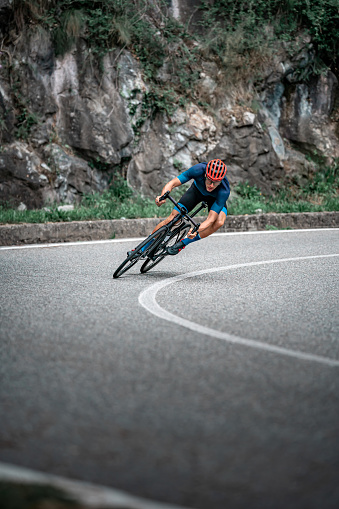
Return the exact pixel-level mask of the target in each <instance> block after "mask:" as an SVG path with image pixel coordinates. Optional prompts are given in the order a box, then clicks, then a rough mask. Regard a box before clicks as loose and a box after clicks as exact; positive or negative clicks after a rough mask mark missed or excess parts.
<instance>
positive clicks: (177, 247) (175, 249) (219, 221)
mask: <svg viewBox="0 0 339 509" xmlns="http://www.w3.org/2000/svg"><path fill="white" fill-rule="evenodd" d="M209 208H210V207H209ZM226 216H227V208H226V206H225V207H223V209H222V210H221V212H220V213H219V214H218V216H217V218H216V220H215V221H214V223H212V224H211V225H210V226H209V227H208V228H206V230H204V231H203V232H202V233H201V234H199V233H198V234H197V235H196V236H195V237H193V238H191V239H190V238H188V237H187V238H185V239H183V240H181V241H180V242H177V243H176V244H174V246H171V247H170V248H168V250H167V252H168V254H170V255H176V254H178V253H180V251H181V250H182V249H185V247H186V246H188V244H191V243H192V242H197V241H198V240H201V239H205V238H206V237H208V236H209V235H211V234H212V233H215V232H216V231H217V230H219V228H221V227H222V226H223V224H224V223H225V220H226Z"/></svg>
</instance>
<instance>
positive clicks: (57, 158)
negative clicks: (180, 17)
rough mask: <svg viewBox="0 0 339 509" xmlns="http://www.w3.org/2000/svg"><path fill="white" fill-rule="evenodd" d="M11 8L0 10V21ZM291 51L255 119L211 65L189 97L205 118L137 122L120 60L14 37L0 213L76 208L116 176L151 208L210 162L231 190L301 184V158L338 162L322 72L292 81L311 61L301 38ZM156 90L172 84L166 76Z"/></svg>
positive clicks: (136, 103)
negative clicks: (220, 166)
mask: <svg viewBox="0 0 339 509" xmlns="http://www.w3.org/2000/svg"><path fill="white" fill-rule="evenodd" d="M10 4H11V2H9V1H7V2H5V1H3V0H2V3H0V19H5V18H6V16H8V12H9V9H10ZM187 6H188V7H189V3H187ZM296 46H297V48H296V49H295V51H294V53H293V52H292V51H291V48H290V47H289V48H287V47H284V46H282V47H281V48H279V49H278V50H277V52H276V55H275V57H274V59H273V60H272V62H271V65H270V67H269V68H267V70H266V75H265V76H264V79H263V83H262V89H261V90H260V91H259V95H258V96H257V98H256V105H255V107H254V106H253V104H251V102H249V101H242V100H239V97H238V98H235V97H234V94H233V95H232V94H231V93H230V90H229V89H228V87H227V85H226V84H225V83H223V81H222V79H220V74H221V71H220V70H219V69H218V67H217V65H216V63H215V62H211V61H205V62H202V67H201V72H200V77H199V79H198V80H197V82H196V90H195V93H196V94H195V95H196V97H200V98H202V99H203V100H204V102H205V104H208V105H209V106H208V108H207V107H204V108H203V107H202V106H201V105H198V104H197V103H193V102H189V103H187V104H186V105H185V106H177V109H176V111H175V112H174V113H173V114H172V115H168V114H165V113H161V112H158V113H157V114H156V115H155V116H151V115H150V116H149V117H148V118H147V119H146V120H145V121H143V122H138V121H139V120H140V119H141V117H142V115H144V114H145V112H144V111H143V108H144V105H145V94H147V92H148V90H149V85H148V82H147V81H146V80H145V78H144V76H143V72H142V68H141V66H140V64H139V62H138V61H137V60H136V59H135V57H134V56H133V55H132V54H131V53H130V52H129V51H127V50H125V49H120V48H116V49H115V50H114V51H111V52H109V53H108V54H107V55H106V57H105V58H104V60H103V62H102V66H101V67H100V66H99V65H98V62H97V61H96V58H95V57H94V56H93V55H92V54H91V51H90V50H89V49H88V48H87V46H86V44H85V42H84V41H83V40H81V39H79V42H78V44H77V46H76V47H74V48H73V50H72V51H71V52H69V53H67V54H66V55H65V56H64V57H63V58H56V57H55V55H54V51H53V47H52V44H51V41H50V38H49V34H48V33H46V32H44V31H43V30H39V31H38V30H36V31H34V30H31V31H30V32H29V33H22V34H21V35H20V36H19V37H18V39H17V40H16V41H14V42H12V43H11V44H10V45H8V47H5V48H4V49H3V54H2V56H1V59H2V62H3V65H2V68H1V69H0V113H1V122H0V129H1V132H0V143H1V149H0V201H1V202H3V201H11V202H12V204H13V205H14V206H21V207H22V206H23V207H28V208H37V207H42V206H44V204H46V203H47V202H48V201H52V202H61V201H62V202H66V203H73V202H78V201H79V200H80V199H81V196H82V195H83V194H86V193H90V192H95V191H103V190H104V189H106V188H107V186H108V185H109V183H110V181H111V179H112V177H113V175H114V174H115V173H116V172H119V173H120V174H123V175H124V176H127V179H128V182H129V183H130V185H131V186H132V187H133V188H134V189H136V190H137V191H140V192H142V193H143V194H145V195H150V196H152V195H154V194H156V193H158V192H159V190H160V189H161V188H162V186H163V185H164V184H165V182H166V181H167V180H169V179H171V178H173V177H174V176H176V175H178V173H180V172H181V171H183V170H185V169H186V168H188V167H190V166H191V165H193V164H195V163H197V162H200V161H206V160H209V159H211V158H214V157H218V158H221V159H223V160H224V161H225V163H226V164H227V166H228V177H229V180H230V182H231V184H234V183H237V182H239V181H244V180H248V181H249V182H250V184H252V185H257V186H258V187H260V188H261V189H263V190H264V191H266V192H270V191H271V190H272V188H273V187H274V186H276V185H278V184H279V183H281V182H282V181H283V179H284V177H285V176H286V175H287V174H291V173H294V172H297V173H299V174H305V175H308V173H309V171H310V170H312V167H313V166H312V163H311V162H310V161H309V158H308V157H305V155H307V154H310V153H312V152H316V153H317V154H320V155H323V156H325V157H326V158H327V160H328V161H329V162H331V160H333V158H335V157H339V143H338V122H337V117H338V111H337V110H336V108H337V109H338V107H337V105H338V100H337V79H336V77H335V76H334V75H333V74H332V73H331V72H328V73H327V74H325V75H318V76H313V77H312V79H308V80H306V81H302V80H301V78H300V76H301V74H300V72H299V71H300V69H304V68H305V66H310V65H311V63H312V62H313V59H314V58H315V54H314V49H313V46H312V44H311V41H310V39H309V38H307V37H303V36H301V37H300V39H299V40H298V44H297V45H296ZM291 55H292V56H291ZM159 80H160V81H161V80H162V81H163V82H165V83H167V82H168V81H170V80H171V76H170V75H169V74H168V73H167V72H166V67H165V66H164V69H162V70H160V71H159ZM233 92H234V91H233ZM239 93H240V92H239ZM240 95H241V94H240ZM240 99H241V97H240ZM18 138H19V139H18Z"/></svg>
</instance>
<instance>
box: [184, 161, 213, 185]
mask: <svg viewBox="0 0 339 509" xmlns="http://www.w3.org/2000/svg"><path fill="white" fill-rule="evenodd" d="M205 169H206V163H198V164H195V165H194V166H192V167H191V168H189V169H188V170H186V171H184V172H183V173H180V175H178V179H179V180H180V182H181V183H182V184H186V182H188V181H189V180H191V179H194V178H197V177H199V176H201V175H203V174H204V173H205Z"/></svg>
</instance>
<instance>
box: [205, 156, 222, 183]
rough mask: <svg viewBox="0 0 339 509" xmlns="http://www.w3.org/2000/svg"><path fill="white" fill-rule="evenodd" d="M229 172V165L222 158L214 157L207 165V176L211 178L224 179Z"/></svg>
mask: <svg viewBox="0 0 339 509" xmlns="http://www.w3.org/2000/svg"><path fill="white" fill-rule="evenodd" d="M226 172H227V166H226V164H224V163H223V162H222V161H221V160H220V159H212V161H209V162H208V163H207V166H206V177H207V178H209V179H210V180H222V179H223V178H224V176H225V175H226Z"/></svg>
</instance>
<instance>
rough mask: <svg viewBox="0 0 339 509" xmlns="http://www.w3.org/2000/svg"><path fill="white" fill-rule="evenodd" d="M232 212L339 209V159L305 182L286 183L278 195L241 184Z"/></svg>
mask: <svg viewBox="0 0 339 509" xmlns="http://www.w3.org/2000/svg"><path fill="white" fill-rule="evenodd" d="M234 191H235V192H236V198H234V199H233V200H232V201H231V203H230V206H229V213H230V214H233V215H238V214H255V213H256V210H258V209H261V210H262V211H263V212H322V211H334V210H339V160H337V161H336V162H335V163H334V164H333V166H331V167H323V168H320V169H319V170H318V171H316V172H315V173H314V174H313V175H312V176H310V178H309V179H305V181H304V182H294V183H286V184H285V185H282V186H281V188H280V189H279V190H277V191H276V193H275V194H274V196H264V195H263V194H262V192H261V191H260V190H259V189H258V188H257V187H255V186H250V185H249V184H248V183H247V182H245V183H241V184H238V185H237V186H236V187H235V189H234Z"/></svg>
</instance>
